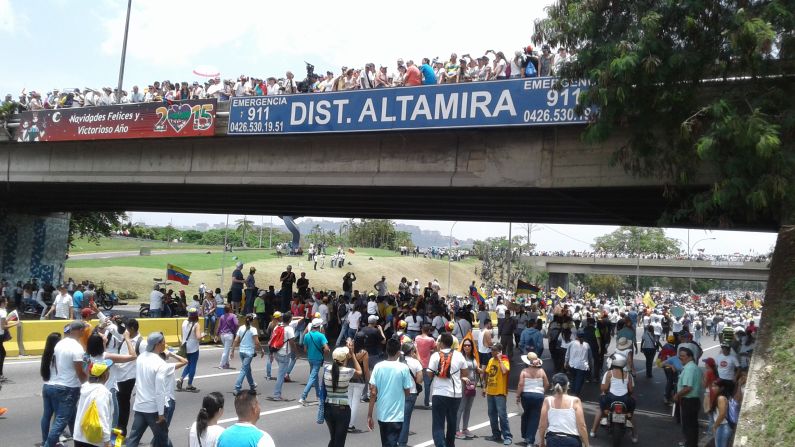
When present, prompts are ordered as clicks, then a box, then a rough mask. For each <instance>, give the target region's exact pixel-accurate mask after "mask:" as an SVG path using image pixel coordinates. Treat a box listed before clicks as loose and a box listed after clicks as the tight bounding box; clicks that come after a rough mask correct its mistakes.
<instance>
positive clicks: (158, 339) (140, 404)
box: [127, 332, 173, 447]
mask: <svg viewBox="0 0 795 447" xmlns="http://www.w3.org/2000/svg"><path fill="white" fill-rule="evenodd" d="M161 353H165V354H166V356H167V357H168V356H170V355H171V353H170V352H169V351H167V350H166V339H165V337H163V334H162V333H160V332H152V333H151V334H149V336H148V337H147V338H146V352H144V353H142V354H141V355H140V357H138V359H137V360H136V362H137V363H136V365H135V376H136V377H135V404H134V405H133V411H134V412H135V415H134V416H133V424H132V428H131V429H130V436H129V437H128V438H127V447H138V443H139V442H141V437H142V436H143V434H144V432H145V431H146V429H147V427H148V428H149V429H150V430H152V435H153V438H152V447H168V446H169V444H170V441H169V439H168V422H167V421H166V396H167V394H168V393H167V387H168V386H173V385H171V384H167V383H166V377H167V375H168V369H167V368H166V367H165V365H166V362H165V360H163V359H162V358H161V357H160V354H161Z"/></svg>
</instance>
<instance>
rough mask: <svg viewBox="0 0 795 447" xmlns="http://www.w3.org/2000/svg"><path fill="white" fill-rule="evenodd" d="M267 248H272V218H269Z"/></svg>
mask: <svg viewBox="0 0 795 447" xmlns="http://www.w3.org/2000/svg"><path fill="white" fill-rule="evenodd" d="M268 248H269V249H270V248H273V216H271V226H270V228H269V230H268Z"/></svg>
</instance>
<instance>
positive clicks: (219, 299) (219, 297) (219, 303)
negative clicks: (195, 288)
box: [213, 293, 224, 307]
mask: <svg viewBox="0 0 795 447" xmlns="http://www.w3.org/2000/svg"><path fill="white" fill-rule="evenodd" d="M213 297H214V298H215V305H216V307H222V306H223V305H224V296H223V295H221V294H220V293H216V294H215V295H213Z"/></svg>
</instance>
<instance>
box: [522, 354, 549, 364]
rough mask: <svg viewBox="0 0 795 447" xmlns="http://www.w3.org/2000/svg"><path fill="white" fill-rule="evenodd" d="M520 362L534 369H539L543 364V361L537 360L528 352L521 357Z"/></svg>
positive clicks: (535, 356) (536, 356) (534, 355)
mask: <svg viewBox="0 0 795 447" xmlns="http://www.w3.org/2000/svg"><path fill="white" fill-rule="evenodd" d="M522 361H523V362H525V363H526V364H528V365H530V366H533V367H536V368H540V367H541V365H543V364H544V361H543V360H541V359H540V358H538V355H537V354H536V353H535V352H528V353H527V355H523V356H522Z"/></svg>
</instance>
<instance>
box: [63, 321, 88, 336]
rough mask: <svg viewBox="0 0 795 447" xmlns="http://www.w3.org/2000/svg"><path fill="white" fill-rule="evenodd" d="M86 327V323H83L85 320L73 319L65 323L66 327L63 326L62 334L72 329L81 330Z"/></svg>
mask: <svg viewBox="0 0 795 447" xmlns="http://www.w3.org/2000/svg"><path fill="white" fill-rule="evenodd" d="M86 327H88V324H87V323H85V322H82V321H73V322H71V323H69V324H67V325H66V327H64V328H63V333H64V334H68V333H70V332H72V331H82V330H83V329H85V328H86Z"/></svg>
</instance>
